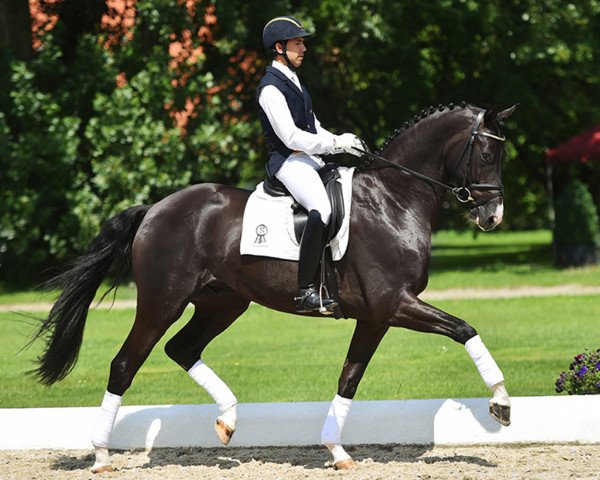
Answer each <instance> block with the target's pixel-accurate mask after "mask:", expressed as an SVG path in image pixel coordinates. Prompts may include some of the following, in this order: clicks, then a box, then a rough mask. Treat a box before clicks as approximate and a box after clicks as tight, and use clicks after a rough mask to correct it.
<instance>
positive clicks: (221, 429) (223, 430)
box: [215, 419, 235, 445]
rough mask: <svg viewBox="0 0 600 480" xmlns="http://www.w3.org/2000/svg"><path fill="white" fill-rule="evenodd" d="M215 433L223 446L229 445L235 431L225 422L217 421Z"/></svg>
mask: <svg viewBox="0 0 600 480" xmlns="http://www.w3.org/2000/svg"><path fill="white" fill-rule="evenodd" d="M215 432H217V436H218V437H219V440H221V443H222V444H223V445H229V441H230V440H231V437H233V433H234V432H235V429H233V428H231V427H229V426H228V425H227V424H226V423H225V422H224V421H223V420H219V419H217V423H215Z"/></svg>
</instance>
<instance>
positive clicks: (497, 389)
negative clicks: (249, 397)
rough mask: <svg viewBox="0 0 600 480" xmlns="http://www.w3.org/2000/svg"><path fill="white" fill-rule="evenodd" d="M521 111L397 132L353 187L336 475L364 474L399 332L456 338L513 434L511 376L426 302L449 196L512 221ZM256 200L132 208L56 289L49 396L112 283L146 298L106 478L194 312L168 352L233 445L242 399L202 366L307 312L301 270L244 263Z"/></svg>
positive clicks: (114, 405)
mask: <svg viewBox="0 0 600 480" xmlns="http://www.w3.org/2000/svg"><path fill="white" fill-rule="evenodd" d="M515 108H516V105H515V106H513V107H511V108H508V109H506V110H502V111H499V109H498V108H497V107H492V108H490V109H488V110H484V109H482V108H480V107H477V106H474V105H468V104H465V103H463V104H462V105H460V106H459V105H453V104H450V105H448V106H443V105H440V106H439V107H437V108H434V107H431V109H428V110H425V111H423V112H422V113H421V114H420V115H418V116H416V117H415V119H414V120H413V121H411V122H409V123H407V124H405V125H404V127H403V128H401V129H398V130H396V131H395V132H394V134H392V136H390V137H389V138H388V140H387V141H386V142H385V144H384V146H383V147H382V148H381V149H380V150H379V151H378V152H377V153H376V154H374V153H367V152H365V155H366V158H368V159H369V161H365V162H364V164H363V166H362V168H358V169H357V171H356V172H355V174H354V179H353V193H352V202H353V203H352V209H351V213H350V215H351V218H350V237H349V242H348V248H347V252H346V254H345V256H344V257H343V258H342V259H341V260H339V261H337V262H336V265H335V271H336V278H337V282H338V285H339V298H340V300H341V307H342V308H343V312H344V315H345V316H346V317H347V318H351V319H355V320H356V326H355V330H354V333H353V336H352V339H351V341H350V345H349V348H348V353H347V356H346V359H345V362H344V364H343V367H342V371H341V374H340V377H339V383H338V390H337V393H336V395H335V397H334V400H333V401H332V403H331V408H330V409H329V413H328V415H327V417H326V419H325V422H324V426H323V430H322V434H321V440H322V443H323V444H324V445H325V446H326V447H327V448H328V449H329V450H330V452H331V454H332V455H333V462H334V467H335V468H340V469H345V468H353V467H355V466H356V464H355V463H354V461H353V460H352V458H351V456H350V455H348V454H347V453H346V452H345V450H344V448H343V446H342V442H341V434H342V430H343V426H344V423H345V420H346V415H347V414H348V411H349V409H350V406H351V402H352V399H353V397H354V395H355V393H356V390H357V388H358V385H359V383H360V381H361V378H362V376H363V374H364V372H365V369H366V368H367V365H368V364H369V361H370V359H371V357H372V356H373V354H374V353H375V350H376V349H377V347H378V345H379V343H380V342H381V340H382V338H383V337H384V335H385V334H386V332H387V331H388V329H389V328H390V327H403V328H407V329H411V330H415V331H420V332H426V333H436V334H440V335H445V336H447V337H449V338H451V339H452V340H454V341H456V342H457V343H459V344H462V345H464V346H465V349H466V350H467V352H468V353H469V355H470V356H471V358H472V360H473V362H474V363H475V365H476V367H477V369H478V370H479V373H480V374H481V376H482V379H483V381H484V383H485V384H486V385H487V387H489V388H490V390H491V392H492V394H493V396H492V398H491V400H490V402H489V407H490V414H491V415H492V416H493V417H494V418H495V419H496V420H497V421H498V422H500V423H501V424H503V425H509V424H510V398H509V396H508V393H507V391H506V388H505V385H504V377H503V375H502V372H501V371H500V369H499V367H498V365H497V364H496V362H495V361H494V359H493V358H492V356H491V354H490V353H489V351H488V350H487V348H486V347H485V345H484V343H483V341H482V340H481V338H480V336H479V335H478V333H477V332H476V330H475V329H474V328H473V327H472V326H471V325H469V324H468V323H467V322H466V321H464V320H462V319H460V318H457V317H455V316H453V315H451V314H449V313H446V312H444V311H442V310H440V309H438V308H436V307H434V306H432V305H429V304H427V303H425V302H423V301H422V300H421V299H419V297H418V295H419V294H420V293H421V292H423V290H424V289H425V287H426V285H427V281H428V266H429V262H430V257H431V236H432V229H433V226H434V224H435V221H436V218H437V217H438V214H439V212H440V210H441V206H442V202H443V198H444V193H445V190H446V189H448V190H451V191H452V192H453V193H454V194H455V195H456V196H457V198H458V199H459V200H460V201H461V202H464V203H465V204H467V206H468V207H469V213H468V217H469V219H470V220H471V221H472V222H474V223H475V224H476V225H477V226H478V227H479V228H480V229H482V230H484V231H489V230H491V229H493V228H494V227H496V226H497V225H498V224H499V223H500V222H501V221H502V218H503V186H502V182H501V166H502V162H503V160H504V158H505V156H506V152H505V148H504V144H503V141H504V139H505V138H504V137H503V136H502V134H501V131H500V130H501V127H502V125H503V124H504V122H505V121H506V119H507V118H508V117H509V116H510V115H511V114H512V112H513V111H514V110H515ZM415 176H416V177H418V178H414V177H415ZM250 193H251V192H250V191H248V190H243V189H239V188H234V187H232V186H226V185H220V184H212V183H203V184H197V185H193V186H190V187H187V188H185V189H183V190H180V191H178V192H175V193H173V194H171V195H169V196H167V197H166V198H164V199H162V200H161V201H159V202H158V203H156V204H153V205H138V206H134V207H131V208H128V209H126V210H123V211H122V212H120V213H118V214H117V215H115V216H114V217H112V218H111V219H109V220H108V221H106V222H105V223H104V225H103V226H102V227H101V230H100V232H99V233H98V235H97V236H96V237H95V238H94V239H93V241H92V242H91V243H90V244H89V246H88V247H87V249H86V250H85V251H84V252H83V254H81V256H80V257H79V258H78V259H76V260H75V261H73V262H72V263H71V264H70V265H69V267H68V268H67V269H65V270H64V271H63V272H62V273H60V274H58V275H57V276H55V277H54V278H53V279H52V280H51V281H50V282H49V283H48V288H52V289H56V288H59V289H62V293H61V294H60V296H59V297H58V298H57V300H56V302H55V303H54V305H53V306H52V309H51V311H50V313H49V314H48V316H47V317H46V318H45V319H43V320H42V321H41V324H40V326H39V329H38V330H37V333H35V334H34V340H35V339H36V338H43V339H44V340H45V346H44V350H43V351H42V353H41V354H40V356H39V357H38V365H37V368H36V369H35V370H34V371H33V372H32V373H33V374H34V375H35V376H36V377H37V378H38V380H39V381H40V382H41V383H43V384H46V385H52V384H54V383H55V382H57V381H59V380H61V379H63V378H64V377H65V376H66V375H67V374H68V373H69V372H70V371H71V370H72V369H73V367H74V365H75V362H76V361H77V356H78V353H79V350H80V347H81V344H82V339H83V338H82V337H83V330H84V326H85V322H86V317H87V313H88V309H89V307H90V304H91V302H92V300H93V298H94V296H95V294H96V291H97V290H98V288H99V287H100V284H101V282H102V281H103V280H104V278H105V277H110V278H111V279H112V280H111V283H110V287H111V289H112V288H115V287H116V286H117V285H118V283H119V281H120V280H121V279H123V278H125V277H126V276H127V275H130V274H131V272H133V277H134V280H135V284H136V286H137V304H136V312H135V321H134V323H133V326H132V328H131V331H130V333H129V335H128V337H127V338H126V340H125V341H124V343H123V345H122V347H121V349H120V350H119V352H118V353H117V354H116V356H115V357H114V359H113V360H112V362H111V364H110V375H109V380H108V385H107V389H106V392H105V394H104V398H103V401H102V404H101V408H100V414H99V417H98V420H97V423H96V425H95V428H94V431H93V434H92V445H93V446H94V451H95V459H96V461H95V463H94V465H93V467H92V471H93V472H95V473H98V472H104V471H112V465H111V461H110V455H109V451H108V445H109V439H110V436H111V433H112V430H113V426H114V421H115V418H116V414H117V410H118V408H119V405H120V403H121V398H122V396H123V395H124V394H125V392H126V390H127V389H128V388H129V386H130V385H131V383H132V380H133V378H134V376H135V375H136V373H137V371H138V370H139V368H140V367H141V366H142V364H143V363H144V361H145V360H146V358H147V357H148V355H149V354H150V352H151V350H152V349H153V347H154V346H155V345H156V343H157V342H158V341H159V339H160V338H161V337H162V336H163V335H164V334H165V332H166V331H167V329H168V328H169V327H170V326H171V325H172V324H173V323H174V322H175V321H177V320H178V319H179V318H180V316H181V315H182V314H183V311H184V309H185V308H186V307H187V306H188V305H189V304H190V303H191V304H193V306H194V307H195V309H194V313H193V315H192V317H191V319H190V320H189V322H188V323H187V324H186V325H185V326H184V327H183V328H182V329H181V330H180V331H179V332H178V333H177V334H175V335H174V336H173V338H171V339H170V340H169V341H168V342H167V343H166V345H165V352H166V354H167V355H168V356H169V357H170V358H171V359H172V360H173V361H175V362H176V363H177V364H178V365H180V366H181V367H182V368H183V369H184V370H185V371H187V372H188V374H189V376H190V377H191V378H192V379H194V381H196V383H198V384H199V385H200V386H202V387H203V388H205V389H206V390H207V391H208V393H209V394H210V395H211V396H212V398H213V399H214V400H215V402H216V403H217V405H218V407H219V409H220V412H221V415H219V416H218V417H217V420H216V423H215V430H216V433H217V435H218V436H219V439H220V440H221V442H222V443H223V444H224V445H227V443H228V442H229V440H230V439H231V436H232V435H233V433H234V432H235V427H236V420H237V414H236V404H237V399H236V397H235V395H234V394H233V392H231V390H230V389H229V387H228V386H227V385H226V384H225V383H224V382H223V381H222V380H221V379H220V378H219V377H218V375H217V374H216V373H215V372H214V371H213V370H211V369H210V367H209V366H208V365H206V364H205V363H204V362H203V361H202V352H203V351H204V349H205V347H206V346H207V345H208V344H209V343H210V342H211V341H212V340H213V339H214V338H215V337H217V336H218V335H219V334H220V333H222V332H223V331H224V330H225V329H227V328H228V327H229V326H230V325H231V324H232V323H233V322H234V321H235V320H236V319H237V318H238V317H240V315H242V314H243V313H244V311H245V310H246V309H247V308H248V305H249V304H250V302H256V303H258V304H260V305H263V306H265V307H268V308H271V309H275V310H279V311H282V312H289V313H295V310H294V302H293V296H294V292H295V289H296V277H297V262H294V261H287V260H279V259H273V258H266V257H258V256H247V255H241V254H240V236H241V229H242V217H243V213H244V206H245V205H246V202H247V200H248V197H249V195H250ZM109 291H110V289H109ZM303 315H305V316H306V315H308V316H311V315H315V316H318V315H319V314H318V313H315V312H311V313H306V314H303Z"/></svg>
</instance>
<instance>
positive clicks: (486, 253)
mask: <svg viewBox="0 0 600 480" xmlns="http://www.w3.org/2000/svg"><path fill="white" fill-rule="evenodd" d="M430 273H431V275H430V281H429V286H428V288H429V289H431V290H444V289H448V288H465V287H468V288H473V287H477V288H498V287H519V286H523V285H539V286H554V285H564V284H576V285H598V286H600V266H590V267H582V268H556V267H554V266H553V265H552V233H551V232H550V231H547V230H538V231H531V232H490V233H478V234H477V236H476V237H475V238H474V237H473V233H472V232H462V233H460V232H439V233H437V234H436V235H434V237H433V251H432V261H431V267H430Z"/></svg>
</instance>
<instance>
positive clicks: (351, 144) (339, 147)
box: [333, 133, 365, 157]
mask: <svg viewBox="0 0 600 480" xmlns="http://www.w3.org/2000/svg"><path fill="white" fill-rule="evenodd" d="M334 142H335V143H334V146H333V153H341V152H346V153H350V154H351V155H355V156H357V157H361V156H362V155H363V154H362V152H359V151H357V150H355V148H360V149H361V150H365V144H364V143H363V141H362V140H361V139H360V138H358V137H357V136H356V135H354V134H353V133H343V134H341V135H336V136H335V139H334Z"/></svg>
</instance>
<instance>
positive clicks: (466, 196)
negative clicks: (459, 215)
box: [354, 110, 506, 208]
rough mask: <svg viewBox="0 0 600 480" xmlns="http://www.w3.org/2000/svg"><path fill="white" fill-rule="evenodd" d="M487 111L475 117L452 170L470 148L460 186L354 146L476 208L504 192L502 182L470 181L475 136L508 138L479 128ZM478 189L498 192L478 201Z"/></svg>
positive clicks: (457, 165)
mask: <svg viewBox="0 0 600 480" xmlns="http://www.w3.org/2000/svg"><path fill="white" fill-rule="evenodd" d="M485 112H486V111H485V110H481V112H479V114H478V115H477V118H476V119H475V122H474V123H473V128H472V129H471V135H470V137H469V139H468V140H467V143H466V144H465V147H464V148H463V151H462V153H461V155H460V158H459V159H458V162H457V163H456V166H455V167H454V171H453V172H452V174H453V175H454V173H456V170H458V167H459V166H460V164H461V163H462V161H463V158H464V157H465V155H466V153H467V150H468V151H469V156H468V157H467V173H466V175H465V178H464V180H463V184H462V186H460V187H458V186H455V185H448V184H445V183H442V182H439V181H438V180H435V179H433V178H431V177H428V176H427V175H423V174H422V173H419V172H415V171H414V170H412V169H410V168H408V167H405V166H404V165H399V164H397V163H394V162H390V161H389V160H387V159H385V158H383V157H381V156H379V155H377V154H375V153H371V152H369V151H367V150H364V149H360V148H354V149H355V150H357V151H359V152H360V153H362V154H363V155H366V156H368V157H371V158H372V159H375V160H379V161H381V162H384V163H385V164H386V165H388V166H390V167H394V168H397V169H399V170H402V171H403V172H405V173H408V174H409V175H412V176H413V177H417V178H419V179H421V180H425V181H426V182H429V183H433V184H435V185H438V186H440V187H443V188H445V189H446V190H449V191H450V192H452V194H453V195H454V196H455V197H456V198H457V199H458V201H459V202H461V203H467V202H473V207H474V208H476V207H480V206H481V205H484V204H485V203H487V202H489V201H490V200H493V199H494V198H498V197H501V196H502V195H503V194H504V186H503V185H502V184H500V185H493V184H489V183H470V182H471V165H472V163H473V158H472V157H473V144H474V143H475V137H476V136H478V135H481V136H485V137H489V138H493V139H495V140H499V141H500V142H504V141H505V140H506V137H500V136H498V135H493V134H491V133H487V132H482V131H480V130H479V127H480V126H481V123H482V121H483V117H484V115H485ZM476 190H477V191H486V192H494V191H495V192H496V193H495V194H494V195H493V196H491V197H489V198H486V199H485V200H479V201H478V202H476V201H475V199H474V198H473V197H472V196H471V192H472V191H476Z"/></svg>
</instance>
